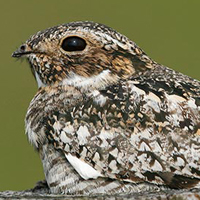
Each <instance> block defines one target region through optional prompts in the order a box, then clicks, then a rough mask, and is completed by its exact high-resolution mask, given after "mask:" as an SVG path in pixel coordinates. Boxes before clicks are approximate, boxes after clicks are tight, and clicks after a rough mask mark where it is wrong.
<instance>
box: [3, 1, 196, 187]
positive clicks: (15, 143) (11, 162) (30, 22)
mask: <svg viewBox="0 0 200 200" xmlns="http://www.w3.org/2000/svg"><path fill="white" fill-rule="evenodd" d="M199 10H200V1H199V0H192V1H191V0H176V1H174V0H168V1H161V0H141V1H138V0H124V1H120V0H109V1H108V0H107V1H105V0H99V1H94V0H76V1H72V0H71V1H70V0H56V1H55V0H43V1H41V0H29V1H27V0H18V1H13V0H7V1H3V0H0V24H1V29H0V30H1V31H0V33H1V45H0V56H1V59H0V62H1V65H0V69H1V70H0V81H1V84H0V87H1V88H0V91H1V98H0V113H1V115H0V123H1V132H0V191H2V190H23V189H28V188H31V187H33V186H34V184H35V183H36V182H37V181H38V180H42V179H44V175H43V170H42V165H41V162H40V159H39V157H38V155H37V153H36V152H35V151H34V150H33V148H32V147H31V146H30V145H29V143H28V141H27V138H26V136H25V134H24V116H25V113H26V109H27V107H28V105H29V102H30V100H31V99H32V97H33V95H34V94H35V93H36V91H37V87H36V83H35V81H34V79H33V77H32V75H31V73H30V70H29V67H28V64H27V63H26V61H22V62H21V61H17V60H16V59H13V58H11V53H12V52H13V51H14V50H15V49H16V48H17V47H18V46H19V45H21V44H22V43H23V42H24V41H25V40H26V39H28V38H29V36H30V35H32V34H34V33H36V32H37V31H39V30H42V29H46V28H47V27H50V26H54V25H57V24H62V23H67V22H70V21H76V20H91V21H96V22H100V23H103V24H106V25H108V26H110V27H112V28H114V29H116V30H118V31H119V32H121V33H123V34H124V35H126V36H128V37H129V38H130V39H132V40H134V41H135V42H136V43H137V44H138V45H139V46H140V47H141V48H142V49H143V50H144V51H145V52H146V53H147V54H148V55H149V56H150V57H152V58H153V59H154V60H156V61H157V62H159V63H162V64H164V65H166V66H169V67H171V68H173V69H175V70H178V71H181V72H182V73H184V74H187V75H189V76H192V77H194V78H196V79H200V74H199V72H200V56H199V53H200V49H199V46H200V39H199V36H200V11H199Z"/></svg>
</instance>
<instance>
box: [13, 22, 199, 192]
mask: <svg viewBox="0 0 200 200" xmlns="http://www.w3.org/2000/svg"><path fill="white" fill-rule="evenodd" d="M77 38H78V39H77ZM71 40H72V41H73V42H74V41H75V42H74V43H73V45H71V43H70V42H71ZM74 44H75V45H74ZM77 44H79V45H77ZM70 45H71V46H70ZM77 46H78V48H77ZM23 54H26V55H27V56H28V59H29V62H30V63H31V69H32V72H33V74H34V75H35V78H36V80H37V82H38V86H39V90H38V92H37V94H36V95H35V97H34V98H33V100H32V101H31V103H30V106H29V109H28V112H27V115H26V132H27V135H28V138H29V141H30V142H31V143H32V144H33V146H34V147H35V148H36V149H37V150H38V152H39V154H40V156H41V159H42V163H43V167H44V172H45V177H46V181H47V184H48V186H49V188H50V191H51V192H52V193H66V194H91V193H120V192H138V191H142V190H149V189H150V190H151V189H152V190H153V189H160V188H162V187H164V188H167V187H170V188H177V189H178V188H192V187H200V185H199V184H200V159H199V158H200V115H199V114H200V111H199V110H200V82H199V81H197V80H194V79H192V78H189V77H188V76H185V75H182V74H181V73H178V72H175V71H173V70H171V69H169V68H167V67H164V66H162V65H159V64H157V63H156V62H154V61H153V60H151V59H150V58H149V57H148V56H147V55H146V54H145V53H144V52H143V51H142V50H141V49H140V48H139V47H137V46H136V45H135V43H133V42H132V41H130V40H129V39H128V38H126V37H125V36H122V35H121V34H119V33H117V32H116V31H114V30H112V29H110V28H107V27H106V26H104V25H99V24H96V23H92V22H76V23H69V24H65V25H61V26H57V27H53V28H50V29H47V30H46V31H43V32H39V33H38V34H36V35H34V36H32V37H31V38H30V39H29V40H28V41H27V43H26V44H25V45H23V46H21V48H20V49H19V50H18V51H16V52H15V53H14V56H15V57H18V56H21V55H23Z"/></svg>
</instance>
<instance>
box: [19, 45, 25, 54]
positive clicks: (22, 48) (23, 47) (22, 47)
mask: <svg viewBox="0 0 200 200" xmlns="http://www.w3.org/2000/svg"><path fill="white" fill-rule="evenodd" d="M25 49H26V46H25V45H24V44H23V45H21V46H20V50H21V51H22V52H23V51H25Z"/></svg>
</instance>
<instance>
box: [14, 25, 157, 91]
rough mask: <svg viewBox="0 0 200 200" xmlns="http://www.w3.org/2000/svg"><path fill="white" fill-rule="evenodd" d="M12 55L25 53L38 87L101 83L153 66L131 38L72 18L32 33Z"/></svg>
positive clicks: (83, 85) (140, 71)
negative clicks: (61, 23) (67, 21)
mask: <svg viewBox="0 0 200 200" xmlns="http://www.w3.org/2000/svg"><path fill="white" fill-rule="evenodd" d="M12 56H13V57H22V56H23V57H24V56H25V57H27V58H28V61H29V63H30V65H31V69H32V72H33V74H34V76H35V78H36V80H37V83H38V87H45V86H49V85H54V84H69V85H75V86H77V87H83V88H84V87H85V88H90V87H104V86H105V85H108V84H111V83H115V82H117V81H118V80H119V79H126V78H128V77H130V76H132V75H134V74H139V73H142V72H144V71H145V70H147V69H150V68H152V67H153V61H152V60H151V59H150V58H149V57H148V56H147V55H146V54H145V53H144V52H143V51H142V50H141V49H140V48H139V47H138V46H137V45H136V44H135V43H134V42H132V41H131V40H129V39H128V38H127V37H125V36H123V35H121V34H119V33H118V32H116V31H115V30H113V29H111V28H109V27H107V26H104V25H102V24H98V23H93V22H72V23H68V24H63V25H59V26H55V27H52V28H49V29H46V30H44V31H40V32H38V33H37V34H35V35H33V36H32V37H31V38H30V39H29V40H27V41H26V42H25V43H24V44H23V45H21V46H20V47H19V49H18V50H16V51H15V52H14V53H13V55H12Z"/></svg>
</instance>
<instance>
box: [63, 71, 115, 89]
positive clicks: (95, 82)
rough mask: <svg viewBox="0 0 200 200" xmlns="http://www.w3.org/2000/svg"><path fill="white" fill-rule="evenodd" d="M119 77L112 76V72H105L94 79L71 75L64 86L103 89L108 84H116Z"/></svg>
mask: <svg viewBox="0 0 200 200" xmlns="http://www.w3.org/2000/svg"><path fill="white" fill-rule="evenodd" d="M117 79H118V78H117V76H112V75H111V74H110V70H108V69H107V70H104V71H102V72H101V73H100V74H98V75H96V76H92V77H89V78H88V77H83V76H79V75H76V74H73V75H71V76H70V77H69V78H66V79H64V80H63V81H62V83H61V84H62V85H72V86H75V87H80V88H84V89H86V90H87V89H90V88H102V87H104V86H106V85H108V83H114V82H116V80H117Z"/></svg>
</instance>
